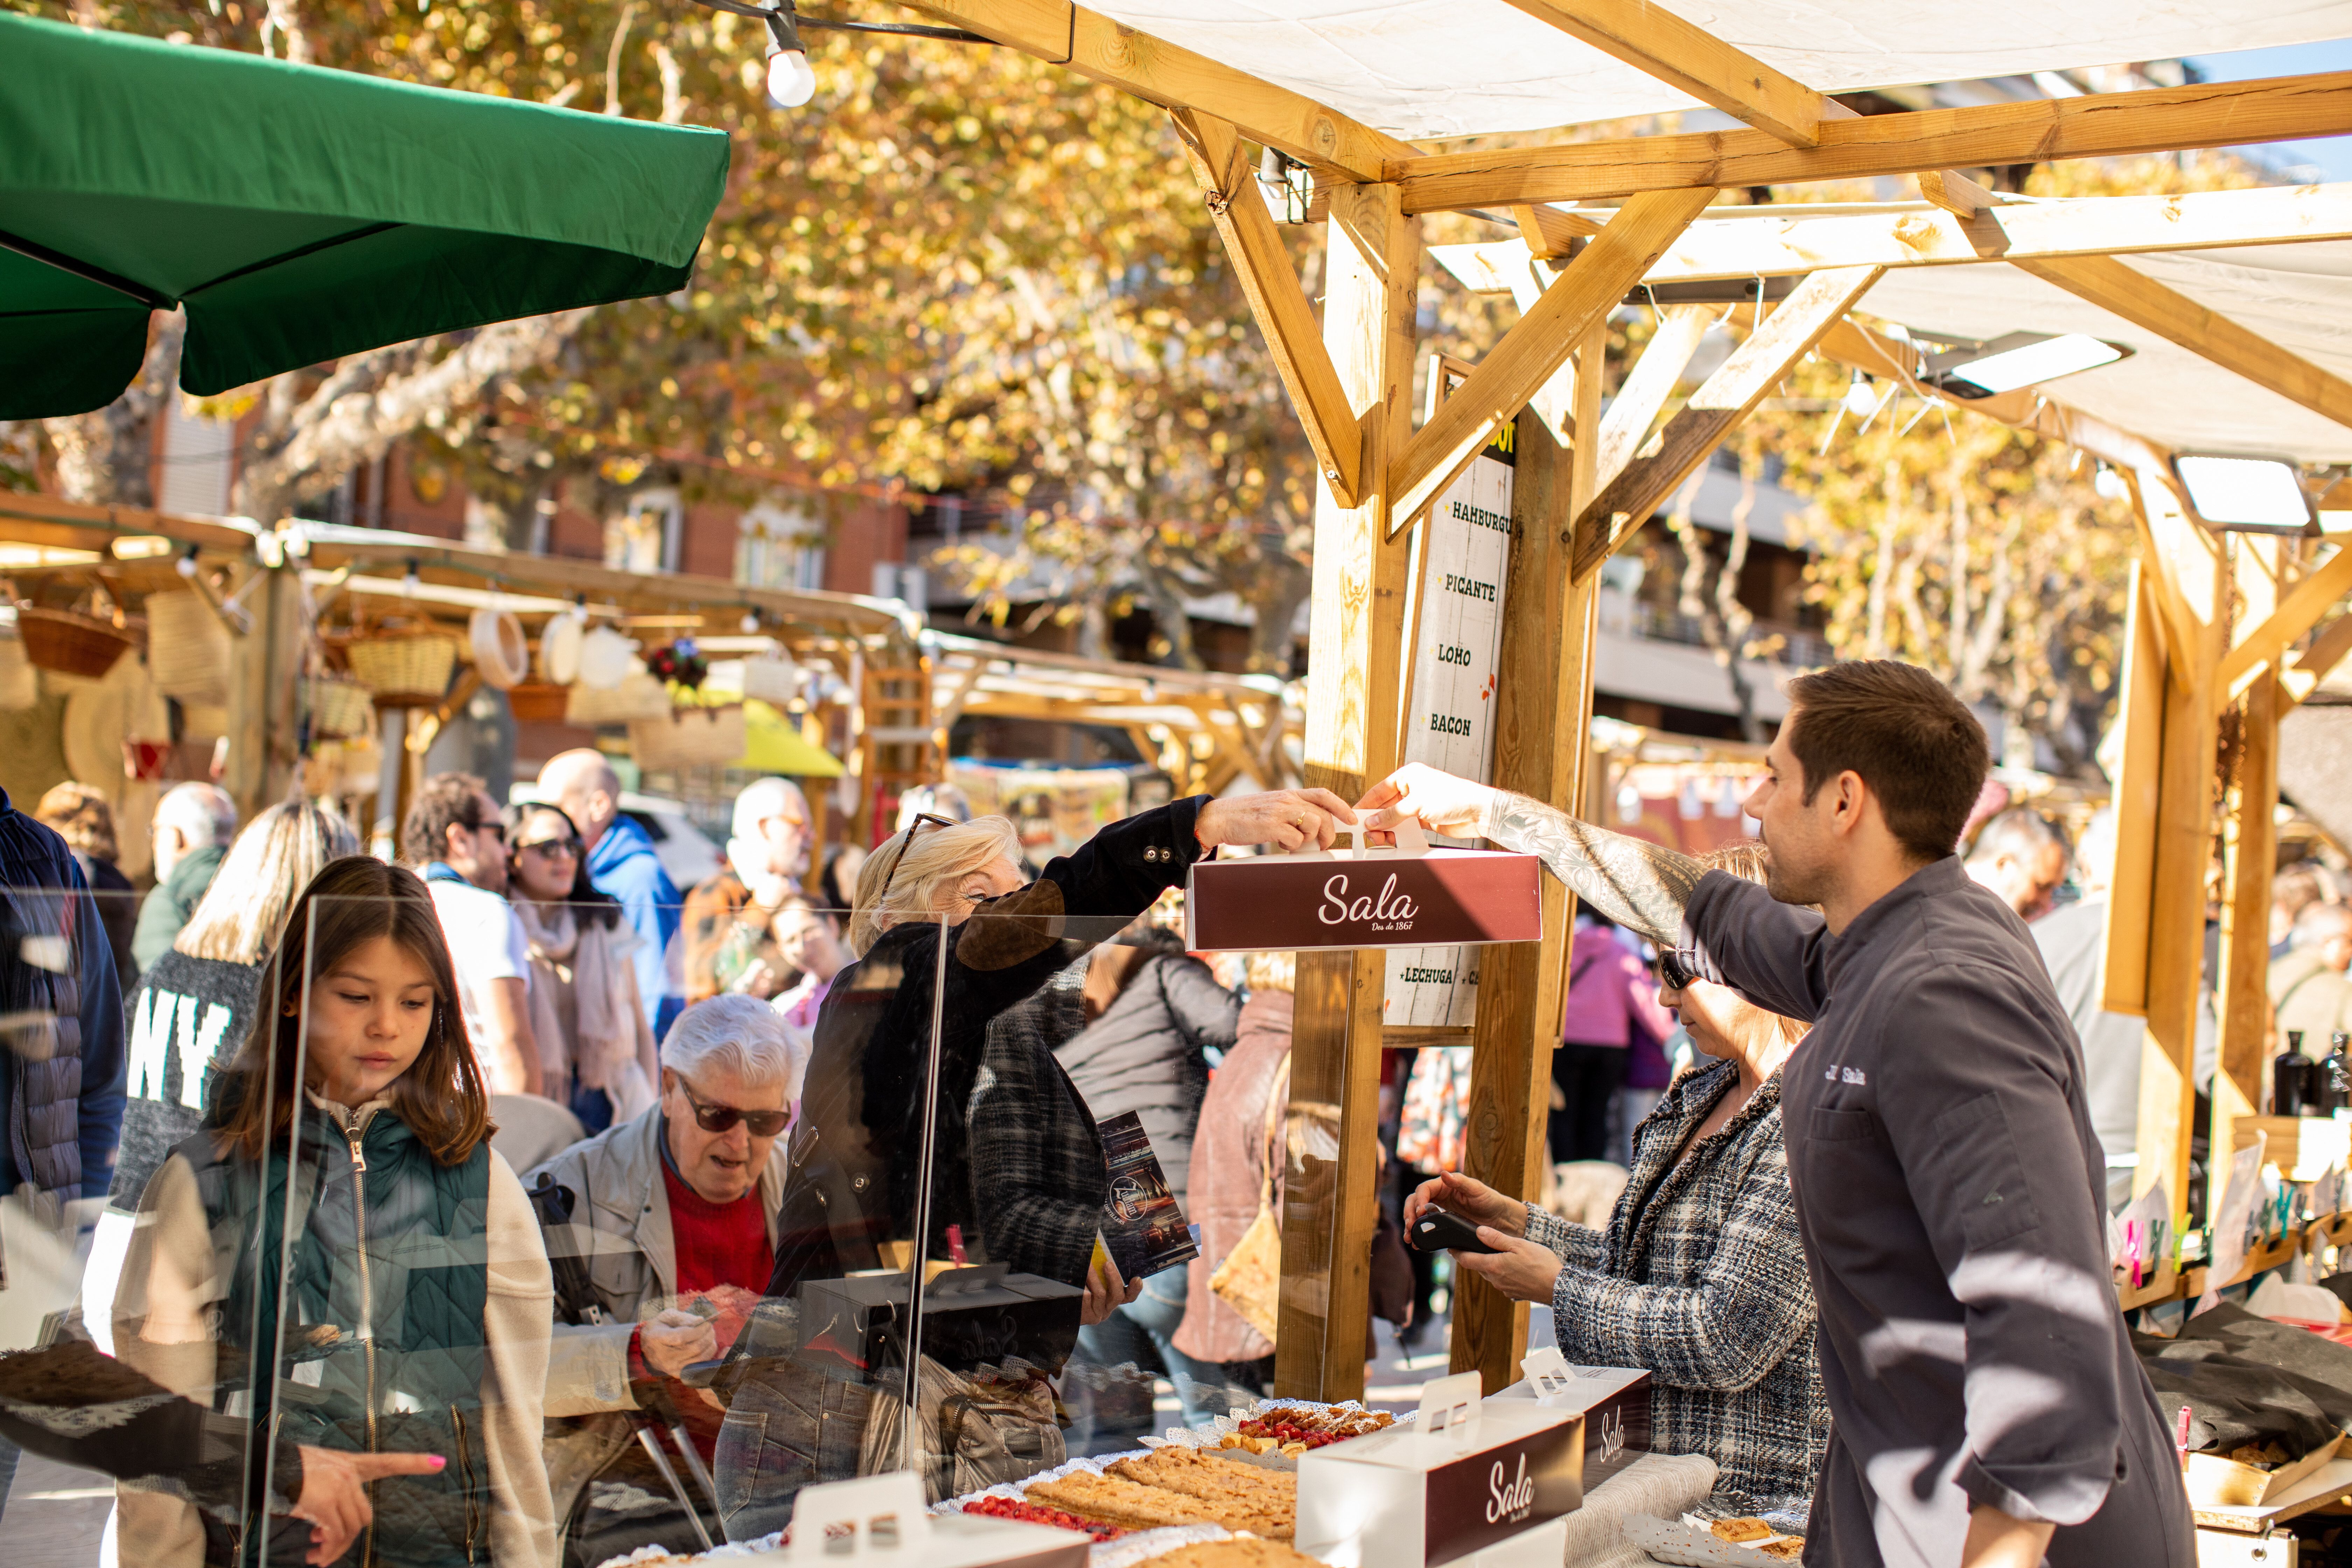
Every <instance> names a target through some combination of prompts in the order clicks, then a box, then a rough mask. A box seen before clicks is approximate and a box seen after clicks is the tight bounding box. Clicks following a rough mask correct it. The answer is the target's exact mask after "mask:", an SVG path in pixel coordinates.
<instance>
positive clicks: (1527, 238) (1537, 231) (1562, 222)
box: [1511, 203, 1601, 261]
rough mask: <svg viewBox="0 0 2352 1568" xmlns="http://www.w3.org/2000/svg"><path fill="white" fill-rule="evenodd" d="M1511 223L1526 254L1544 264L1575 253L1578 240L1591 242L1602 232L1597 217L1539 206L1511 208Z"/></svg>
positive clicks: (1553, 207)
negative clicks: (1523, 245) (1525, 247)
mask: <svg viewBox="0 0 2352 1568" xmlns="http://www.w3.org/2000/svg"><path fill="white" fill-rule="evenodd" d="M1511 221H1512V222H1514V223H1516V224H1517V225H1518V226H1519V238H1520V240H1521V241H1522V242H1523V243H1525V244H1526V246H1527V247H1528V254H1530V255H1532V256H1535V257H1537V258H1540V259H1542V260H1545V261H1556V260H1559V259H1562V258H1565V257H1567V256H1568V255H1569V254H1570V252H1572V251H1574V250H1575V248H1576V242H1577V241H1578V240H1580V239H1591V237H1593V236H1594V235H1596V234H1599V233H1600V232H1601V224H1600V220H1598V219H1597V218H1589V217H1586V216H1584V215H1583V214H1581V213H1572V212H1564V211H1562V210H1561V209H1560V208H1559V207H1555V206H1546V205H1542V204H1541V203H1538V204H1536V205H1531V206H1517V207H1513V208H1512V209H1511Z"/></svg>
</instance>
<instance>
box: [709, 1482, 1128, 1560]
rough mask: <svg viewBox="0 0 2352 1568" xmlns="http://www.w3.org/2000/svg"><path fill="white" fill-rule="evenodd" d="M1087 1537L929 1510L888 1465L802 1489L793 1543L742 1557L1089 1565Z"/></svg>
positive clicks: (915, 1485)
mask: <svg viewBox="0 0 2352 1568" xmlns="http://www.w3.org/2000/svg"><path fill="white" fill-rule="evenodd" d="M883 1521H889V1523H890V1525H891V1528H890V1529H889V1530H888V1531H884V1530H882V1529H881V1528H879V1527H880V1525H881V1524H882V1522H883ZM828 1527H835V1528H838V1527H846V1528H847V1531H848V1532H847V1533H846V1534H845V1535H835V1536H832V1537H831V1538H830V1539H828V1536H829V1530H828ZM1093 1545H1094V1542H1092V1541H1091V1540H1089V1539H1088V1538H1087V1537H1086V1536H1084V1535H1081V1534H1079V1533H1078V1532H1077V1531H1075V1530H1055V1529H1054V1528H1053V1527H1052V1526H1050V1525H1044V1524H1030V1523H1027V1522H1026V1521H1022V1520H1017V1519H992V1518H990V1517H988V1516H987V1515H986V1514H977V1513H943V1514H934V1513H931V1512H929V1510H927V1509H925V1507H924V1506H923V1488H922V1483H921V1482H920V1481H919V1480H918V1479H916V1477H915V1474H914V1472H913V1471H911V1470H893V1471H891V1472H889V1473H888V1474H887V1475H879V1476H864V1477H860V1478H859V1479H856V1480H854V1481H828V1482H826V1483H825V1484H824V1485H822V1486H814V1487H808V1488H805V1489H803V1490H802V1492H801V1494H800V1496H799V1497H798V1498H796V1499H795V1500H793V1530H792V1542H791V1544H789V1545H786V1546H782V1547H779V1548H777V1549H776V1550H775V1551H773V1552H761V1554H760V1555H759V1557H758V1558H756V1559H750V1560H747V1561H749V1562H755V1563H769V1564H772V1565H774V1568H790V1565H791V1564H793V1563H803V1564H807V1565H808V1568H818V1565H820V1564H821V1565H822V1568H1087V1552H1088V1551H1089V1550H1090V1549H1091V1548H1092V1547H1093Z"/></svg>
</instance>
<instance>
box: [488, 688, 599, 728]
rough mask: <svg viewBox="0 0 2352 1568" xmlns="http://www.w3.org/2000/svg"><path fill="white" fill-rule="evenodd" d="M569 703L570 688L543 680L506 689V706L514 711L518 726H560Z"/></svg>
mask: <svg viewBox="0 0 2352 1568" xmlns="http://www.w3.org/2000/svg"><path fill="white" fill-rule="evenodd" d="M599 695H602V694H601V693H600V694H599ZM571 702H572V689H571V688H570V687H568V686H556V685H553V684H551V683H550V682H548V681H544V680H526V681H524V682H523V683H522V684H520V686H511V687H509V688H508V689H507V706H508V707H509V708H512V709H513V710H514V716H515V722H516V723H518V724H561V723H562V722H563V719H564V715H565V713H566V712H567V711H568V710H569V709H570V707H571Z"/></svg>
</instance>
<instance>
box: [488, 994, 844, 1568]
mask: <svg viewBox="0 0 2352 1568" xmlns="http://www.w3.org/2000/svg"><path fill="white" fill-rule="evenodd" d="M803 1065H804V1063H803V1058H802V1056H801V1054H800V1053H799V1052H798V1051H797V1050H795V1048H794V1047H793V1042H792V1039H791V1036H790V1034H789V1033H788V1031H787V1030H786V1029H785V1027H784V1021H783V1019H782V1017H780V1016H778V1015H777V1013H776V1010H775V1009H774V1008H773V1007H772V1006H770V1005H768V1004H767V1003H765V1002H761V1001H760V1000H758V999H757V998H756V997H751V996H713V997H711V998H710V999H709V1000H708V1001H703V1002H698V1003H696V1004H695V1005H693V1006H691V1007H688V1009H687V1010H686V1011H685V1012H684V1013H681V1014H680V1015H678V1020H677V1023H675V1024H673V1025H671V1026H670V1029H669V1033H668V1034H667V1036H665V1037H663V1039H662V1045H661V1100H660V1102H659V1103H658V1104H656V1105H655V1106H653V1107H652V1108H651V1109H649V1110H646V1111H645V1112H643V1113H642V1114H641V1115H638V1116H636V1117H635V1118H634V1119H632V1120H630V1121H623V1122H621V1123H619V1124H617V1125H615V1126H614V1127H613V1128H611V1129H610V1130H608V1131H604V1132H602V1133H599V1134H598V1135H597V1136H595V1137H593V1138H591V1139H589V1140H587V1141H586V1142H582V1143H575V1144H573V1145H572V1147H571V1148H569V1149H567V1150H565V1151H563V1152H562V1153H560V1154H558V1155H556V1156H555V1158H553V1159H552V1160H550V1161H548V1162H547V1163H545V1164H543V1165H541V1166H540V1167H538V1169H537V1170H535V1171H533V1172H531V1173H530V1174H529V1175H528V1176H526V1177H525V1178H524V1185H525V1186H526V1187H531V1186H535V1185H538V1184H540V1183H541V1182H545V1183H548V1184H551V1185H553V1186H558V1187H562V1188H564V1189H566V1190H567V1191H568V1192H569V1194H571V1196H570V1200H569V1203H570V1209H571V1225H570V1226H569V1227H568V1228H569V1230H570V1232H571V1234H570V1235H569V1236H568V1237H559V1236H556V1235H552V1234H551V1236H550V1237H549V1245H550V1247H551V1251H552V1252H553V1253H554V1254H555V1255H556V1256H559V1257H562V1256H563V1255H564V1254H566V1253H567V1252H569V1253H571V1254H572V1255H574V1256H578V1257H581V1258H584V1259H585V1260H586V1262H587V1267H586V1268H584V1269H583V1270H582V1271H581V1272H580V1274H579V1275H577V1276H571V1277H572V1278H574V1279H577V1280H578V1281H580V1282H581V1283H583V1284H584V1287H585V1290H586V1294H585V1295H584V1296H578V1297H575V1298H572V1299H567V1297H566V1294H565V1290H564V1288H563V1285H562V1282H561V1281H562V1279H564V1278H566V1277H567V1275H568V1273H569V1271H566V1274H560V1275H559V1284H558V1287H557V1300H556V1303H555V1317H556V1327H555V1338H554V1342H553V1345H552V1349H551V1356H550V1359H549V1371H548V1390H547V1414H548V1415H550V1416H551V1417H564V1418H566V1419H561V1420H551V1422H550V1423H549V1426H548V1445H547V1447H548V1474H549V1477H550V1479H551V1482H552V1485H553V1489H554V1492H555V1516H556V1518H557V1519H559V1520H568V1521H571V1523H570V1524H569V1525H568V1526H567V1531H566V1533H567V1535H568V1537H569V1541H570V1549H569V1550H567V1552H566V1553H565V1556H566V1559H567V1560H568V1561H579V1562H587V1563H602V1562H604V1561H605V1560H606V1559H608V1558H611V1557H614V1556H619V1555H621V1554H624V1553H625V1552H633V1551H635V1549H636V1548H638V1547H640V1546H645V1545H649V1544H653V1543H656V1542H659V1543H661V1544H664V1545H667V1546H670V1547H672V1548H674V1549H677V1550H680V1551H690V1550H692V1548H693V1545H694V1537H693V1526H692V1525H690V1524H689V1523H688V1521H687V1520H686V1517H685V1515H683V1514H681V1513H676V1512H663V1513H656V1514H654V1515H652V1516H650V1517H649V1516H647V1515H646V1512H645V1511H644V1510H642V1509H640V1508H635V1507H620V1508H618V1509H617V1510H604V1509H602V1508H600V1507H599V1506H598V1505H597V1503H596V1502H595V1501H594V1500H593V1499H594V1497H595V1496H596V1495H597V1494H596V1493H595V1492H592V1490H591V1489H590V1484H589V1483H590V1482H591V1481H592V1480H607V1481H614V1482H620V1483H625V1487H624V1488H623V1489H620V1491H619V1492H618V1494H617V1495H619V1496H622V1497H628V1498H635V1497H642V1496H643V1495H645V1494H647V1493H650V1494H651V1495H653V1496H655V1497H667V1496H669V1495H670V1493H669V1489H668V1488H667V1484H666V1483H665V1482H664V1481H663V1480H662V1479H661V1478H660V1477H659V1476H658V1475H656V1474H654V1473H652V1472H651V1471H650V1470H649V1469H647V1468H646V1466H647V1465H648V1463H649V1461H647V1460H646V1457H645V1454H644V1451H643V1450H642V1448H640V1447H637V1446H636V1445H635V1431H634V1428H633V1426H632V1425H631V1422H630V1419H629V1415H628V1413H630V1412H642V1411H644V1410H646V1409H649V1408H660V1407H662V1406H663V1405H665V1404H666V1405H668V1406H670V1407H673V1408H675V1409H676V1410H677V1412H678V1413H679V1415H680V1416H681V1418H682V1425H683V1426H684V1427H685V1429H686V1432H687V1435H688V1440H689V1441H691V1442H692V1443H693V1444H694V1445H695V1447H696V1448H697V1450H698V1454H699V1456H700V1458H702V1460H703V1461H704V1462H705V1463H708V1462H709V1460H710V1458H712V1455H713V1453H714V1451H715V1445H716V1443H717V1439H718V1436H719V1413H718V1412H717V1411H716V1410H714V1409H712V1408H711V1407H710V1405H709V1404H708V1403H707V1402H705V1401H704V1400H703V1399H702V1398H701V1396H700V1395H699V1394H698V1393H697V1392H696V1391H695V1390H693V1389H690V1388H688V1387H687V1386H686V1385H685V1384H682V1383H679V1382H677V1377H678V1374H679V1373H682V1372H683V1371H685V1369H686V1368H687V1367H688V1366H689V1365H691V1364H692V1363H696V1362H700V1361H709V1360H711V1359H712V1358H714V1357H716V1356H718V1355H719V1354H721V1353H723V1352H725V1351H726V1350H727V1348H728V1347H729V1345H730V1344H731V1343H732V1342H733V1341H734V1338H735V1335H736V1333H737V1332H738V1331H740V1329H741V1327H742V1325H743V1321H744V1318H745V1316H746V1314H747V1313H748V1312H749V1311H750V1310H751V1307H752V1306H753V1305H755V1304H756V1303H757V1301H758V1300H759V1292H760V1290H761V1287H762V1286H764V1285H765V1284H766V1283H767V1280H768V1276H769V1273H770V1271H771V1269H772V1267H773V1262H774V1258H775V1246H776V1212H777V1209H778V1207H779V1205H781V1204H782V1199H783V1191H784V1163H783V1149H782V1134H783V1131H784V1130H785V1128H786V1127H787V1126H789V1125H790V1121H791V1116H792V1103H793V1095H794V1094H795V1093H796V1092H797V1091H798V1089H799V1083H800V1073H801V1068H802V1067H803ZM545 1206H546V1205H544V1203H542V1205H541V1207H542V1217H546V1216H545ZM583 1232H585V1233H586V1234H585V1235H583V1234H582V1233H583ZM646 1384H659V1385H661V1388H662V1392H661V1393H660V1394H653V1393H651V1392H649V1391H648V1389H647V1387H646ZM640 1419H642V1417H640ZM664 1424H665V1425H667V1415H665V1420H664ZM672 1462H673V1463H675V1460H673V1461H672ZM605 1495H606V1496H608V1497H609V1496H611V1495H614V1494H613V1493H610V1492H607V1493H606V1494H605ZM583 1499H585V1501H584V1502H583Z"/></svg>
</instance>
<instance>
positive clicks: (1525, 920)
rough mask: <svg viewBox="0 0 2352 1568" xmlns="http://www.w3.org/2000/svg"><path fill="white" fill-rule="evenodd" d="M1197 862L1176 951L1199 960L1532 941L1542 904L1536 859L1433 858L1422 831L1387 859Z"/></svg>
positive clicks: (1320, 853) (1328, 853) (1323, 853)
mask: <svg viewBox="0 0 2352 1568" xmlns="http://www.w3.org/2000/svg"><path fill="white" fill-rule="evenodd" d="M1343 831H1345V832H1348V833H1351V834H1353V835H1355V839H1356V844H1355V847H1354V848H1352V849H1332V850H1313V851H1308V852H1306V853H1302V854H1295V855H1260V856H1257V857H1255V858H1250V859H1246V860H1198V861H1195V862H1193V865H1192V870H1191V871H1190V872H1189V873H1188V874H1187V875H1186V877H1185V880H1184V945H1185V946H1186V947H1189V948H1191V949H1192V950H1193V951H1194V952H1283V951H1290V952H1297V951H1312V950H1318V949H1332V948H1381V947H1453V946H1457V945H1460V944H1464V943H1472V942H1538V941H1540V940H1541V939H1542V937H1543V900H1542V896H1541V889H1540V887H1539V885H1538V878H1537V868H1538V865H1540V864H1541V862H1540V861H1538V859H1537V858H1536V857H1535V856H1533V855H1514V854H1509V853H1506V852H1504V851H1500V850H1488V849H1446V848H1437V849H1433V848H1431V847H1430V846H1429V841H1428V839H1426V838H1425V837H1423V836H1422V832H1421V829H1420V828H1418V827H1416V826H1412V824H1410V823H1408V824H1405V825H1403V826H1400V827H1398V828H1397V830H1396V836H1397V847H1396V848H1394V849H1367V848H1365V847H1364V831H1363V829H1362V828H1360V827H1349V828H1345V829H1343Z"/></svg>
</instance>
